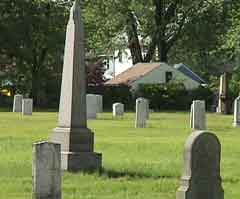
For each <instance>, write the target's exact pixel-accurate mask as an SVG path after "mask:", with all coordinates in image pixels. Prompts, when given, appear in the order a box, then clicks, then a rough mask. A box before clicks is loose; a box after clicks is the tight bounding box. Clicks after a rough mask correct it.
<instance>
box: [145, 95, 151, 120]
mask: <svg viewBox="0 0 240 199" xmlns="http://www.w3.org/2000/svg"><path fill="white" fill-rule="evenodd" d="M145 100H146V103H147V104H146V106H147V107H146V108H147V115H146V118H147V119H149V118H150V108H149V100H148V99H145Z"/></svg>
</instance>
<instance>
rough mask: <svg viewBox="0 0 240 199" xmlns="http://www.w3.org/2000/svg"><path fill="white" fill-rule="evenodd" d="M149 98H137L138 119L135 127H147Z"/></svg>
mask: <svg viewBox="0 0 240 199" xmlns="http://www.w3.org/2000/svg"><path fill="white" fill-rule="evenodd" d="M147 103H148V102H147V100H146V99H144V98H138V99H137V100H136V119H135V127H136V128H145V127H146V121H147V115H148V105H147Z"/></svg>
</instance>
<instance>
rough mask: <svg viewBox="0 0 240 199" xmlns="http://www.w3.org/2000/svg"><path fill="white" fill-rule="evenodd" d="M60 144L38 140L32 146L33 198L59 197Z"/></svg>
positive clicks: (51, 198) (52, 198)
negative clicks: (38, 141)
mask: <svg viewBox="0 0 240 199" xmlns="http://www.w3.org/2000/svg"><path fill="white" fill-rule="evenodd" d="M60 152H61V146H60V144H56V143H49V142H40V143H36V144H34V148H33V198H34V199H61V153H60Z"/></svg>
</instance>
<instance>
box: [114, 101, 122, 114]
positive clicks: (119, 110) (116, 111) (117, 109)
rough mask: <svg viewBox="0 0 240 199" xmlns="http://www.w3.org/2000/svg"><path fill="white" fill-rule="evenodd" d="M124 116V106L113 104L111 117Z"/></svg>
mask: <svg viewBox="0 0 240 199" xmlns="http://www.w3.org/2000/svg"><path fill="white" fill-rule="evenodd" d="M123 114H124V104H122V103H114V104H113V117H122V116H123Z"/></svg>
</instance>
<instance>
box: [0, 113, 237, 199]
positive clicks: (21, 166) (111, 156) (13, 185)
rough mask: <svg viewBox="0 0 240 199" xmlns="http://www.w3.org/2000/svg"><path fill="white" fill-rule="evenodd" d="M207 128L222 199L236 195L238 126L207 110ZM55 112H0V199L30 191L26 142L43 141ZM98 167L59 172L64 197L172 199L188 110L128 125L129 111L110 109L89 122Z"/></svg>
mask: <svg viewBox="0 0 240 199" xmlns="http://www.w3.org/2000/svg"><path fill="white" fill-rule="evenodd" d="M207 120H208V129H209V130H210V131H212V132H214V133H216V134H217V136H218V137H219V139H220V141H221V143H222V162H221V174H222V177H223V187H224V190H225V198H230V199H239V197H240V169H239V168H240V128H239V129H238V128H233V127H232V120H233V118H232V116H222V115H217V114H208V115H207ZM56 125H57V113H48V112H37V113H34V115H33V116H32V117H29V116H28V117H27V116H26V117H22V116H21V115H20V114H17V113H9V112H0V198H1V199H13V198H14V199H27V198H29V199H30V198H31V192H32V144H33V143H34V142H38V141H43V140H47V139H48V137H49V135H50V134H51V132H52V129H53V128H54V127H56ZM88 126H89V128H91V129H92V130H93V131H94V132H95V151H96V152H101V153H102V154H103V167H104V171H103V172H102V173H101V174H100V173H93V174H82V173H74V174H73V173H67V172H65V173H64V174H63V178H62V182H63V184H62V188H63V198H64V199H156V198H159V199H174V198H175V194H176V190H177V188H178V186H179V182H180V176H181V172H182V169H183V149H184V143H185V140H186V138H187V136H188V135H189V134H190V133H191V130H190V128H189V113H182V112H177V113H174V112H172V113H166V112H163V113H153V114H152V115H151V117H150V121H149V122H148V128H146V129H135V128H134V114H133V113H127V114H125V116H124V119H119V120H113V119H112V115H111V113H103V114H100V116H99V119H98V120H94V121H89V122H88Z"/></svg>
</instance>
